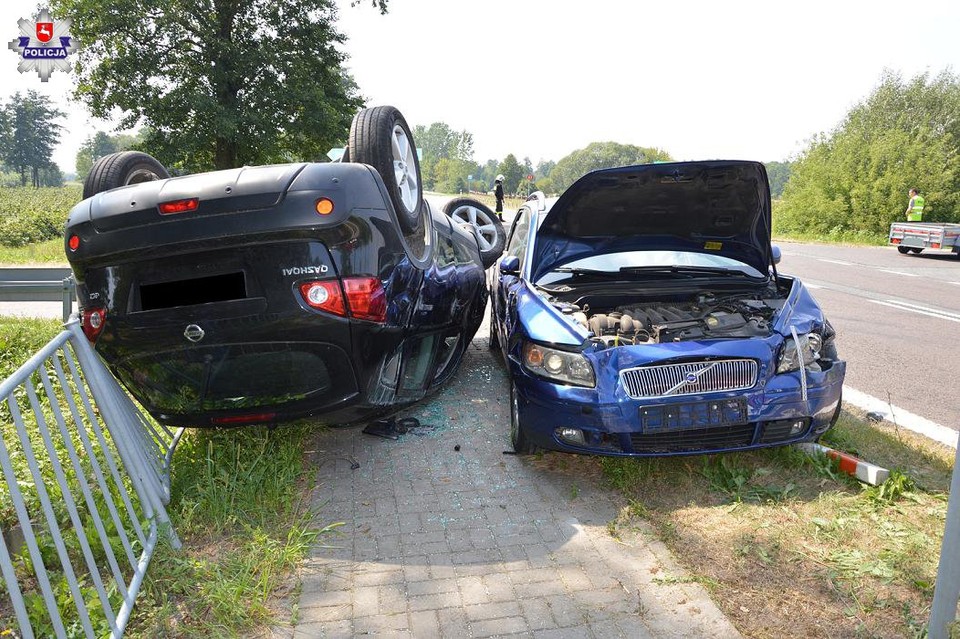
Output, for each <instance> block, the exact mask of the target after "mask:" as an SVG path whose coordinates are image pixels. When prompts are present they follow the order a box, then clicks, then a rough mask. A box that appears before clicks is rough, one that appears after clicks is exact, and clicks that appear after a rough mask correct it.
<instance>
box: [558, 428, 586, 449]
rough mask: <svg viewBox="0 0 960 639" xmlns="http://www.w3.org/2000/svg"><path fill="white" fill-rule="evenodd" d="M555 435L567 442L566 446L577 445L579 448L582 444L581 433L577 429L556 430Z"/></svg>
mask: <svg viewBox="0 0 960 639" xmlns="http://www.w3.org/2000/svg"><path fill="white" fill-rule="evenodd" d="M555 434H556V435H557V437H558V438H560V439H561V440H563V441H565V442H567V443H568V444H577V445H579V446H583V444H584V439H583V431H582V430H580V429H579V428H569V427H564V428H558V429H557V430H556V431H555Z"/></svg>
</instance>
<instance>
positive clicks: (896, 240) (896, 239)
mask: <svg viewBox="0 0 960 639" xmlns="http://www.w3.org/2000/svg"><path fill="white" fill-rule="evenodd" d="M890 243H891V244H899V243H900V238H899V237H895V238H892V239H891V240H890Z"/></svg>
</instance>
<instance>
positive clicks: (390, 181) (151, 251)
mask: <svg viewBox="0 0 960 639" xmlns="http://www.w3.org/2000/svg"><path fill="white" fill-rule="evenodd" d="M84 191H85V192H84V196H85V198H86V199H84V200H83V201H82V202H80V203H79V204H78V205H77V206H75V207H74V209H73V210H72V211H71V212H70V215H69V219H68V220H67V226H66V234H65V238H64V239H65V244H66V253H67V257H68V259H69V261H70V265H71V266H72V268H73V271H74V274H75V277H76V280H77V284H78V295H79V299H80V307H81V315H82V325H83V330H84V332H85V333H86V335H87V337H88V338H89V339H90V340H92V341H94V342H95V344H96V348H97V351H98V352H99V353H100V354H101V356H102V357H103V358H104V359H105V360H106V362H107V363H108V365H109V366H110V368H111V369H112V371H113V372H114V374H115V375H116V376H117V377H118V378H119V379H120V380H121V381H122V382H123V383H124V385H125V386H126V387H127V388H128V389H129V390H130V392H131V393H132V394H133V395H134V396H135V397H136V398H137V399H138V400H139V401H140V402H141V403H142V404H143V405H144V406H145V407H146V408H147V410H148V411H149V412H150V413H151V414H152V415H153V416H154V417H156V418H157V419H158V420H160V421H161V422H163V423H167V424H177V425H193V426H211V425H229V424H246V423H271V422H280V421H285V420H290V419H294V418H298V417H301V416H306V415H312V414H321V413H322V414H324V415H325V420H326V421H328V422H330V423H337V422H349V421H354V420H357V419H361V418H364V417H369V416H371V415H374V414H378V413H386V412H389V411H391V410H393V409H396V408H398V407H400V406H403V405H405V404H409V403H411V402H414V401H416V400H419V399H421V398H422V397H424V395H425V394H427V393H429V392H430V391H431V390H433V389H435V388H437V387H438V386H439V385H440V384H442V383H443V382H444V381H445V380H447V379H449V378H450V377H451V375H452V374H453V372H454V371H455V370H456V368H457V366H458V364H459V362H460V360H461V358H462V356H463V353H464V351H465V349H466V347H467V345H468V344H469V342H470V340H471V339H472V337H473V335H474V334H475V333H476V331H477V328H478V327H479V325H480V322H481V320H482V317H483V312H484V308H485V305H486V301H487V290H486V284H485V278H484V269H485V268H486V267H488V266H489V265H490V264H492V263H493V262H494V261H495V260H496V259H497V257H498V256H499V253H500V251H501V250H502V247H503V235H504V232H503V228H502V226H501V225H500V224H499V223H498V222H497V221H496V219H495V216H494V215H493V214H492V213H489V209H486V208H485V207H483V205H482V204H480V203H475V204H474V205H475V206H476V208H477V210H480V211H481V216H480V217H481V219H482V223H481V222H478V223H475V224H473V225H469V224H463V223H461V220H462V219H463V216H462V215H457V211H459V210H462V208H463V206H464V203H463V201H462V200H457V201H454V202H453V203H451V204H452V205H454V206H450V205H448V206H447V207H444V208H445V210H444V211H442V212H441V211H437V210H435V208H434V207H433V206H432V205H431V204H429V203H428V202H426V201H425V200H424V199H423V196H422V185H421V181H420V172H419V161H418V158H417V154H416V150H415V148H414V145H413V140H412V136H411V133H410V129H409V127H408V126H407V124H406V122H405V121H404V119H403V116H402V115H401V114H400V113H399V112H398V111H397V110H396V109H394V108H393V107H376V108H372V109H366V110H364V111H362V112H360V113H359V114H358V115H357V117H356V118H355V119H354V122H353V126H352V127H351V130H350V137H349V140H348V146H347V149H346V153H345V157H344V161H340V162H335V163H299V164H283V165H274V166H258V167H244V168H239V169H233V170H226V171H216V172H211V173H202V174H197V175H189V176H184V177H176V178H169V176H168V174H167V173H166V171H165V170H164V168H163V167H162V166H161V165H160V164H159V163H158V162H156V160H154V159H153V158H151V157H150V156H148V155H145V154H143V153H135V152H124V153H119V154H114V155H111V156H106V157H104V158H101V159H100V160H99V161H98V162H97V163H96V164H95V165H94V166H93V168H92V170H91V172H90V176H89V177H88V179H87V183H86V184H85V189H84ZM474 217H475V216H474ZM481 247H483V249H481Z"/></svg>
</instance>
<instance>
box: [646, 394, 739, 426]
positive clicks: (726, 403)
mask: <svg viewBox="0 0 960 639" xmlns="http://www.w3.org/2000/svg"><path fill="white" fill-rule="evenodd" d="M747 421H748V420H747V402H746V401H745V400H743V399H742V398H738V399H719V400H715V401H712V402H694V403H690V404H671V405H669V406H642V407H641V408H640V425H641V426H642V427H643V430H644V431H656V430H684V429H688V428H710V427H711V426H734V425H737V424H746V423H747Z"/></svg>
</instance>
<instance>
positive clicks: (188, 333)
mask: <svg viewBox="0 0 960 639" xmlns="http://www.w3.org/2000/svg"><path fill="white" fill-rule="evenodd" d="M205 334H206V333H204V332H203V329H202V328H200V327H199V326H197V325H196V324H190V325H189V326H187V327H186V328H185V329H183V336H184V337H186V338H187V339H188V340H190V341H191V342H199V341H200V340H202V339H203V336H204V335H205Z"/></svg>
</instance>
